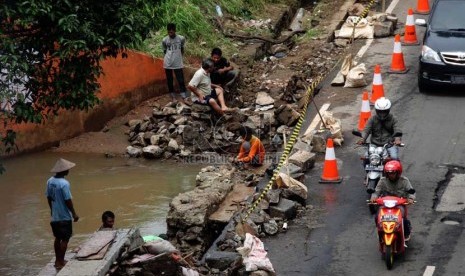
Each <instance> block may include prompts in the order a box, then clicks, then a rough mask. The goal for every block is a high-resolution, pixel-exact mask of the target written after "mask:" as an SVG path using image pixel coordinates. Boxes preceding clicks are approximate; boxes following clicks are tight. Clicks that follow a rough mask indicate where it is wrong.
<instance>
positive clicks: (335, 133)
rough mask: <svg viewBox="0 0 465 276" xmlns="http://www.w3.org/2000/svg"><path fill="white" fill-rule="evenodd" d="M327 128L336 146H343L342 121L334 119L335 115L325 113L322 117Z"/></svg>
mask: <svg viewBox="0 0 465 276" xmlns="http://www.w3.org/2000/svg"><path fill="white" fill-rule="evenodd" d="M322 117H323V122H324V123H325V126H326V128H328V129H329V131H330V132H331V138H332V139H333V142H334V144H335V145H338V146H340V145H342V142H344V137H343V136H342V124H341V120H339V119H336V118H334V116H333V113H331V112H329V111H325V112H324V113H323V115H322Z"/></svg>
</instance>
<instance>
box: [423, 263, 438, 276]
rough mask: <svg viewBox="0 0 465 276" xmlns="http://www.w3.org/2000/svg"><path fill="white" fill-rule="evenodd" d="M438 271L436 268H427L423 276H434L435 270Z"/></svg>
mask: <svg viewBox="0 0 465 276" xmlns="http://www.w3.org/2000/svg"><path fill="white" fill-rule="evenodd" d="M435 269H436V267H435V266H429V265H428V266H427V267H426V269H425V272H424V273H423V276H433V273H434V270H435Z"/></svg>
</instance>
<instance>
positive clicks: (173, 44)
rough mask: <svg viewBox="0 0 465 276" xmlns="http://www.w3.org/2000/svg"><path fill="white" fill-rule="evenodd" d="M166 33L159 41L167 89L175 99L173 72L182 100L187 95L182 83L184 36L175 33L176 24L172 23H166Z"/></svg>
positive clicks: (173, 99)
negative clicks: (162, 54)
mask: <svg viewBox="0 0 465 276" xmlns="http://www.w3.org/2000/svg"><path fill="white" fill-rule="evenodd" d="M167 30H168V35H167V36H165V37H164V38H163V41H162V43H161V46H162V49H163V53H164V54H165V56H164V58H163V68H165V74H166V83H167V84H168V91H169V92H170V95H171V100H172V101H176V94H175V93H174V84H173V82H174V80H173V73H174V75H175V76H176V80H177V81H178V85H179V90H180V92H181V97H182V100H183V101H184V100H185V99H186V97H187V95H186V86H185V84H184V74H183V71H182V70H183V68H184V64H183V62H182V55H183V54H184V44H185V43H186V39H185V38H184V36H181V35H177V34H176V25H175V24H174V23H168V25H167Z"/></svg>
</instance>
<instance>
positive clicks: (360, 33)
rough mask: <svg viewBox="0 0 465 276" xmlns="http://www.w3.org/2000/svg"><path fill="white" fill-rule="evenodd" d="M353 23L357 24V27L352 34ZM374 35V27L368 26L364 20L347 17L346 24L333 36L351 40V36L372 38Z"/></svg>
mask: <svg viewBox="0 0 465 276" xmlns="http://www.w3.org/2000/svg"><path fill="white" fill-rule="evenodd" d="M357 21H358V22H357ZM355 23H357V25H356V26H355V32H354V25H355ZM374 33H375V28H374V26H373V25H372V24H370V23H369V22H368V20H367V19H366V18H362V19H360V20H359V17H358V16H349V17H347V19H346V22H344V24H342V27H341V29H340V30H339V31H337V32H336V33H335V36H336V38H351V37H352V34H353V35H354V38H373V37H374Z"/></svg>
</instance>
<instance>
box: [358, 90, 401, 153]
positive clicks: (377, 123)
mask: <svg viewBox="0 0 465 276" xmlns="http://www.w3.org/2000/svg"><path fill="white" fill-rule="evenodd" d="M375 110H376V116H372V117H371V118H370V119H369V120H368V121H367V123H366V125H365V129H364V130H363V135H362V138H361V139H360V140H359V141H357V144H359V145H361V144H363V143H365V142H366V140H367V138H368V137H369V136H370V135H371V138H370V143H372V144H375V145H376V146H378V147H382V146H384V145H385V144H387V143H388V142H390V141H391V140H392V138H394V145H393V146H392V147H388V148H387V151H388V153H389V156H390V157H391V159H394V160H399V157H398V156H399V148H398V147H397V146H398V145H400V144H401V137H402V132H401V130H400V129H399V125H398V123H397V119H396V118H395V117H394V116H393V115H392V114H389V111H390V110H391V101H390V100H388V99H386V98H385V97H381V98H379V99H378V100H376V102H375Z"/></svg>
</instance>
